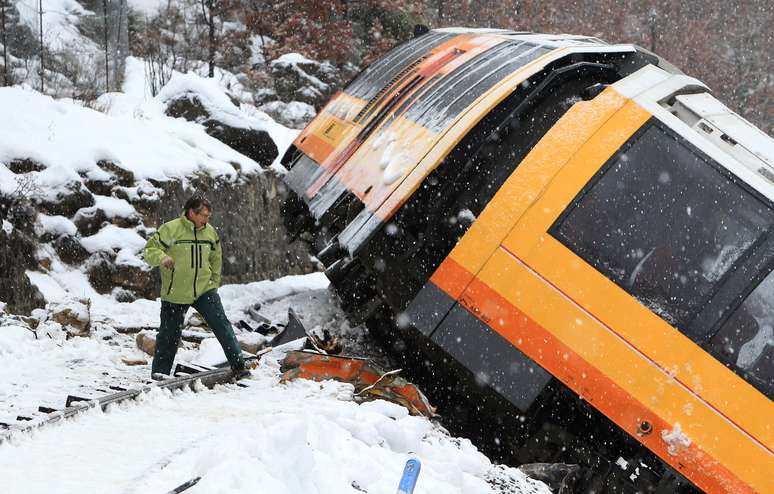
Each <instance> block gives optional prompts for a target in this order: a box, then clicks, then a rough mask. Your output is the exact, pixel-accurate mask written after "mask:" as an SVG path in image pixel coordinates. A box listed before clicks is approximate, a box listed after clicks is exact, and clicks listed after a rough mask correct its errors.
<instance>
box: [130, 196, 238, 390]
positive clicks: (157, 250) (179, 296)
mask: <svg viewBox="0 0 774 494" xmlns="http://www.w3.org/2000/svg"><path fill="white" fill-rule="evenodd" d="M211 212H212V206H211V205H210V203H209V201H207V200H206V199H204V198H202V197H198V196H194V197H191V198H190V199H188V201H186V203H185V206H184V207H183V214H182V215H181V216H180V217H179V218H176V219H174V220H172V221H169V222H167V223H164V224H163V225H161V227H160V228H159V229H158V231H157V232H156V233H154V234H153V235H152V236H151V237H150V239H148V243H147V244H146V245H145V262H147V263H148V264H150V265H151V266H159V267H160V269H161V326H160V327H159V332H158V335H157V337H156V350H155V352H154V355H153V366H152V368H151V376H152V377H154V378H160V377H162V376H161V375H169V374H170V372H171V371H172V363H173V362H174V360H175V354H176V353H177V345H178V343H179V342H180V336H181V332H182V328H183V320H184V318H185V314H186V312H187V311H188V308H189V307H191V306H193V307H194V308H195V309H196V310H197V311H199V313H200V314H201V315H202V316H204V319H205V320H206V321H207V324H208V325H209V327H210V328H212V331H213V332H214V333H215V336H216V337H217V338H218V341H219V342H220V345H221V346H222V347H223V351H224V352H225V354H226V358H228V362H229V364H230V365H231V369H232V371H233V372H234V375H235V376H236V377H237V378H241V377H244V376H245V375H248V374H249V371H247V370H246V369H245V361H244V358H242V350H241V348H240V347H239V343H238V342H237V339H236V336H234V328H232V327H231V323H230V322H229V321H228V319H227V318H226V315H225V313H224V311H223V305H222V304H221V302H220V296H219V295H218V290H217V288H218V286H220V272H221V266H222V264H223V251H222V248H221V245H220V238H219V237H218V234H217V232H216V231H215V228H213V227H212V225H210V224H208V221H209V219H210V214H211Z"/></svg>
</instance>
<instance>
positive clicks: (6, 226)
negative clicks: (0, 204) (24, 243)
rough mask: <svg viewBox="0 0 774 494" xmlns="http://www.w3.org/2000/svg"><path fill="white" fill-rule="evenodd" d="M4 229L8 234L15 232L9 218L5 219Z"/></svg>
mask: <svg viewBox="0 0 774 494" xmlns="http://www.w3.org/2000/svg"><path fill="white" fill-rule="evenodd" d="M3 231H4V232H5V234H6V235H10V234H11V233H12V232H13V225H12V224H11V222H10V221H8V220H3Z"/></svg>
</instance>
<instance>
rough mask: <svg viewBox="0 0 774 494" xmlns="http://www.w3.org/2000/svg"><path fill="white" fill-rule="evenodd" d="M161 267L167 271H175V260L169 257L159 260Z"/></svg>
mask: <svg viewBox="0 0 774 494" xmlns="http://www.w3.org/2000/svg"><path fill="white" fill-rule="evenodd" d="M161 265H162V266H164V267H165V268H167V269H175V260H174V259H172V258H171V257H169V256H165V257H164V259H162V260H161Z"/></svg>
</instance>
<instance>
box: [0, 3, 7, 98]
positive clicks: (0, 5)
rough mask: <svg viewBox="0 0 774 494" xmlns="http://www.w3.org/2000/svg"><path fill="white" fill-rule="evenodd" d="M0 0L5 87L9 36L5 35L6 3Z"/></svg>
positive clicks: (4, 83) (5, 84) (4, 84)
mask: <svg viewBox="0 0 774 494" xmlns="http://www.w3.org/2000/svg"><path fill="white" fill-rule="evenodd" d="M6 1H7V0H0V29H2V30H3V38H2V41H3V86H7V85H8V41H7V39H8V36H6V33H5V2H6Z"/></svg>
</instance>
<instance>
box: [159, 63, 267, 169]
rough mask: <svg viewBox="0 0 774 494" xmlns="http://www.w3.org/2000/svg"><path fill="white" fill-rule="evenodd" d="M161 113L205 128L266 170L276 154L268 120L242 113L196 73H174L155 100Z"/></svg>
mask: <svg viewBox="0 0 774 494" xmlns="http://www.w3.org/2000/svg"><path fill="white" fill-rule="evenodd" d="M156 100H157V101H159V102H160V103H161V104H163V106H164V111H165V113H166V114H167V115H169V116H172V117H181V118H184V119H186V120H188V121H191V122H196V123H199V124H201V125H203V126H204V128H205V129H206V131H207V133H208V134H209V135H210V136H212V137H214V138H215V139H218V140H219V141H221V142H223V143H224V144H226V145H228V146H229V147H231V148H232V149H235V150H237V151H239V152H240V153H242V154H244V155H245V156H248V157H250V158H252V159H253V160H255V161H256V162H257V163H259V164H261V165H262V166H265V167H268V166H269V165H271V164H272V163H273V162H274V161H275V160H276V159H277V156H278V155H279V150H278V149H277V145H276V144H275V143H274V141H273V140H272V139H271V137H270V135H269V132H268V130H267V126H268V125H269V119H266V120H265V121H260V120H258V119H257V118H251V117H249V116H247V115H245V114H244V113H242V112H241V111H240V110H239V108H237V107H236V105H235V104H234V102H233V101H232V100H230V99H229V98H228V97H227V95H226V94H225V93H224V92H223V90H222V89H221V88H220V86H219V85H218V82H217V81H215V80H211V79H204V78H202V77H199V76H197V75H195V74H186V75H182V74H175V76H173V78H172V80H171V81H170V82H169V84H167V85H166V86H164V88H163V89H162V90H161V92H160V93H159V94H158V96H157V97H156Z"/></svg>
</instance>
